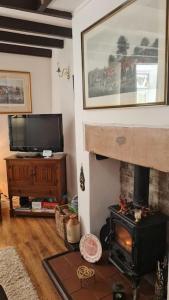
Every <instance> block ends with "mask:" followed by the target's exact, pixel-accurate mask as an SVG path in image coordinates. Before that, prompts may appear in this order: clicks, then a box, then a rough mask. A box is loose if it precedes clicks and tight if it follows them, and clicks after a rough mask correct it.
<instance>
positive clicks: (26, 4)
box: [0, 0, 41, 10]
mask: <svg viewBox="0 0 169 300" xmlns="http://www.w3.org/2000/svg"><path fill="white" fill-rule="evenodd" d="M0 5H3V6H11V7H13V8H15V7H17V8H24V9H31V10H37V9H38V8H39V6H40V5H41V0H0Z"/></svg>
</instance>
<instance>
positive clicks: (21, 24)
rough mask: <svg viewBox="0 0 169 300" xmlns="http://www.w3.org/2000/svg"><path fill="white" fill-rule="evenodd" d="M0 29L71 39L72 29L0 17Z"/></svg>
mask: <svg viewBox="0 0 169 300" xmlns="http://www.w3.org/2000/svg"><path fill="white" fill-rule="evenodd" d="M0 28H4V29H11V30H19V31H25V32H32V33H40V34H46V35H54V36H59V37H64V38H72V29H71V28H68V27H61V26H55V25H49V24H44V23H38V22H33V21H27V20H22V19H16V18H10V17H4V16H0Z"/></svg>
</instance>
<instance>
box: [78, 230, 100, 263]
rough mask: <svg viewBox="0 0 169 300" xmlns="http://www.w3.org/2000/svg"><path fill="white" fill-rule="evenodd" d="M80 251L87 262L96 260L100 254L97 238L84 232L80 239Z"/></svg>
mask: <svg viewBox="0 0 169 300" xmlns="http://www.w3.org/2000/svg"><path fill="white" fill-rule="evenodd" d="M80 253H81V255H82V256H83V257H84V259H85V260H87V261H88V262H90V263H95V262H97V261H98V260H99V259H100V258H101V255H102V246H101V243H100V241H99V239H98V238H97V237H96V236H95V235H94V234H91V233H89V234H85V235H84V236H83V237H82V238H81V240H80Z"/></svg>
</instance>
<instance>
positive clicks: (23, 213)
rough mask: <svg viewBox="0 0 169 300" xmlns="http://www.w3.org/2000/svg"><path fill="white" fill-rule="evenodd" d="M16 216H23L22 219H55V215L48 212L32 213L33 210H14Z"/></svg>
mask: <svg viewBox="0 0 169 300" xmlns="http://www.w3.org/2000/svg"><path fill="white" fill-rule="evenodd" d="M13 213H14V216H22V217H24V216H25V217H52V218H53V217H54V216H55V213H54V212H52V213H49V212H47V211H42V212H38V211H32V210H30V211H29V210H23V211H22V210H15V209H14V210H13Z"/></svg>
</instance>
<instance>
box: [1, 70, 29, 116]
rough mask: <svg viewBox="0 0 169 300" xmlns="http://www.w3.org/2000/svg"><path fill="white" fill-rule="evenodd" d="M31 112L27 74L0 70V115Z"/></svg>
mask: <svg viewBox="0 0 169 300" xmlns="http://www.w3.org/2000/svg"><path fill="white" fill-rule="evenodd" d="M30 112H32V99H31V76H30V73H29V72H18V71H4V70H0V113H30Z"/></svg>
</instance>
